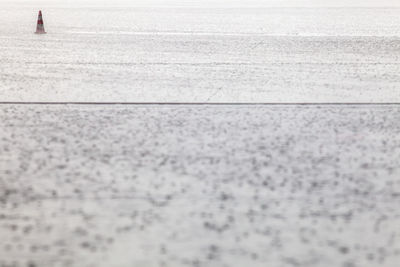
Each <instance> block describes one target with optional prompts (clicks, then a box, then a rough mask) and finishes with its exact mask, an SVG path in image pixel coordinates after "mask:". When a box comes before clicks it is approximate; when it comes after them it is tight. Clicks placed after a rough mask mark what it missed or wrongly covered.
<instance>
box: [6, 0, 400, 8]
mask: <svg viewBox="0 0 400 267" xmlns="http://www.w3.org/2000/svg"><path fill="white" fill-rule="evenodd" d="M0 3H3V4H7V5H14V4H24V5H27V4H29V5H37V6H42V5H46V6H49V5H62V6H71V7H74V6H82V5H91V6H143V7H144V6H146V7H151V6H157V7H158V6H165V7H168V6H171V7H177V6H182V7H227V8H231V7H400V1H395V0H354V1H348V0H134V1H131V0H115V1H104V0H100V1H99V0H70V1H64V0H47V1H46V0H44V1H43V0H42V1H37V0H12V1H11V0H0Z"/></svg>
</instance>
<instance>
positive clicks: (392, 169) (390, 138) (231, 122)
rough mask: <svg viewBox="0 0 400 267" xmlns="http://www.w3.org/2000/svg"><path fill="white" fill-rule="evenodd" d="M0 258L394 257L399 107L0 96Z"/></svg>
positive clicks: (398, 225)
mask: <svg viewBox="0 0 400 267" xmlns="http://www.w3.org/2000/svg"><path fill="white" fill-rule="evenodd" d="M0 128H1V131H0V237H1V238H0V266H1V267H6V266H7V267H8V266H13V267H17V266H18V267H35V266H36V267H39V266H40V267H57V266H71V267H89V266H93V267H95V266H96V267H103V266H104V267H132V266H139V267H152V266H172V267H179V266H182V267H183V266H193V267H196V266H199V267H200V266H207V267H209V266H211V267H212V266H215V267H223V266H232V267H241V266H252V267H253V266H254V267H256V266H260V267H261V266H262V267H265V266H272V267H279V266H284V267H286V266H288V267H289V266H304V267H311V266H321V267H333V266H335V267H336V266H340V267H357V266H358V267H376V266H384V267H398V266H399V263H400V209H399V207H400V106H399V105H397V106H396V105H392V106H389V105H376V106H375V105H368V106H334V105H328V106H327V105H325V106H168V105H167V106H165V105H164V106H131V105H125V106H123V105H112V106H107V105H102V106H93V105H92V106H82V105H80V106H79V105H48V106H46V105H1V106H0Z"/></svg>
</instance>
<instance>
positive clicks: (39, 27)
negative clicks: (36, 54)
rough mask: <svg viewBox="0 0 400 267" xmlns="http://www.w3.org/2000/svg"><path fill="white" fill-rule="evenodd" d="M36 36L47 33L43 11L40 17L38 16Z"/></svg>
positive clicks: (40, 12)
mask: <svg viewBox="0 0 400 267" xmlns="http://www.w3.org/2000/svg"><path fill="white" fill-rule="evenodd" d="M35 33H36V34H45V33H46V32H45V31H44V25H43V17H42V11H41V10H40V11H39V16H38V21H37V26H36V32H35Z"/></svg>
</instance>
